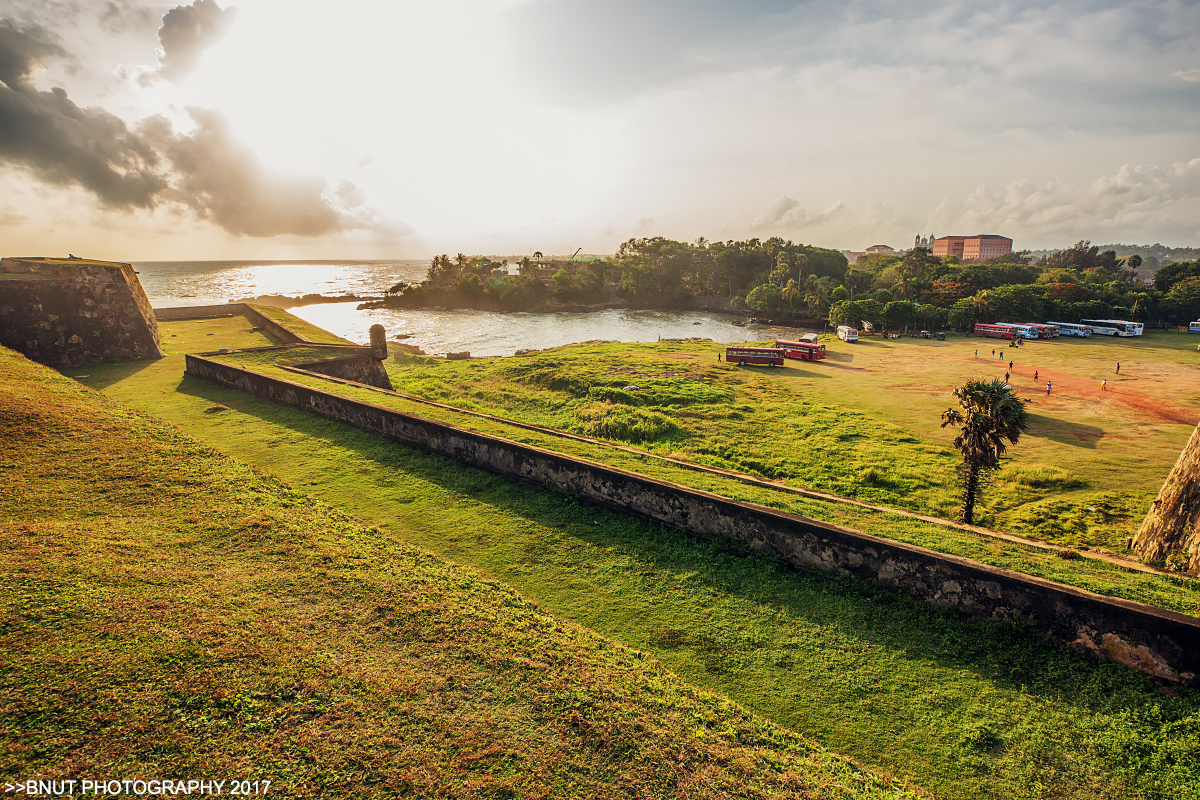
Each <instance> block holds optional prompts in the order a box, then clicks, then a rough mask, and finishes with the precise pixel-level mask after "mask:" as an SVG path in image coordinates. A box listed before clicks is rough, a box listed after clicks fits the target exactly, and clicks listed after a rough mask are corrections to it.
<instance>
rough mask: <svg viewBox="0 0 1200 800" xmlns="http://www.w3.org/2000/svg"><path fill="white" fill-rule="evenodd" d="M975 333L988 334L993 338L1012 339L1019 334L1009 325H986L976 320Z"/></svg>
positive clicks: (978, 334) (979, 334) (977, 334)
mask: <svg viewBox="0 0 1200 800" xmlns="http://www.w3.org/2000/svg"><path fill="white" fill-rule="evenodd" d="M975 335H976V336H988V337H990V338H993V339H1011V338H1013V337H1014V336H1016V335H1017V332H1016V331H1015V330H1013V329H1012V328H1010V327H1009V326H1007V325H985V324H984V323H982V322H976V323H975Z"/></svg>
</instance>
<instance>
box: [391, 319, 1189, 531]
mask: <svg viewBox="0 0 1200 800" xmlns="http://www.w3.org/2000/svg"><path fill="white" fill-rule="evenodd" d="M996 344H997V342H996V340H982V339H977V338H970V337H951V339H950V340H949V341H946V342H937V341H931V340H918V339H903V340H899V341H885V340H883V339H879V338H872V339H865V340H863V341H860V342H859V343H857V344H846V343H843V342H840V341H838V340H836V339H832V340H831V341H829V342H828V343H827V348H828V349H829V358H828V360H826V361H824V362H817V363H815V364H814V363H809V362H794V361H793V362H789V363H788V365H787V366H786V367H785V368H783V369H770V368H762V367H738V366H736V365H730V364H725V363H717V361H716V355H717V352H718V351H719V350H720V349H722V348H721V347H719V346H717V345H714V344H712V343H696V342H669V343H659V344H650V345H625V344H600V345H577V346H572V347H564V348H558V349H556V350H553V351H546V352H543V353H538V354H535V355H532V356H529V357H524V358H520V359H472V360H470V361H459V362H440V361H434V360H432V359H416V358H414V359H407V360H404V361H401V362H392V363H389V372H390V374H391V377H392V382H393V385H394V386H395V387H396V389H397V391H400V392H405V393H409V394H414V395H418V396H422V397H427V398H430V399H435V400H440V401H443V402H447V403H450V404H454V405H459V406H462V407H464V408H472V409H477V410H481V411H487V412H490V413H496V414H500V415H503V416H508V417H512V418H514V419H519V420H522V421H528V422H535V423H538V424H543V425H547V426H551V427H558V428H564V429H566V430H574V431H579V432H583V433H588V434H590V435H594V436H599V437H602V438H608V439H612V440H615V441H625V442H633V443H638V444H640V445H641V446H643V447H646V448H647V449H650V450H653V451H657V452H669V453H671V454H674V455H676V456H678V457H680V458H683V459H685V460H689V461H694V462H697V463H702V464H711V465H715V466H720V467H725V468H730V469H736V470H738V471H742V472H748V473H751V474H757V475H762V476H764V477H768V478H773V479H777V480H781V481H784V482H787V483H790V484H793V485H803V486H811V487H814V488H818V489H826V490H829V491H833V492H837V493H839V494H843V495H848V496H851V497H856V498H862V499H868V500H872V501H876V502H879V503H883V504H885V505H891V506H894V507H897V508H906V509H911V510H916V511H922V512H927V513H932V514H936V515H939V516H943V517H953V516H954V515H955V513H956V510H957V503H958V497H957V495H958V482H957V480H956V474H955V467H956V465H957V464H958V462H959V459H958V455H957V453H956V452H954V451H953V449H952V448H951V447H950V446H949V443H950V440H951V439H952V438H953V437H952V435H950V434H949V432H948V431H945V430H942V429H940V427H939V425H940V420H939V417H940V414H941V412H942V411H943V410H944V409H946V408H947V407H948V406H950V405H952V404H953V402H954V401H953V397H952V394H951V392H952V389H953V387H954V386H956V385H958V384H960V383H962V382H963V381H964V380H966V379H967V378H970V377H974V376H980V375H982V376H989V377H995V376H1003V375H1004V373H1005V372H1006V371H1008V366H1009V360H1010V359H1011V360H1012V361H1013V368H1012V383H1013V385H1014V386H1015V387H1016V388H1017V390H1018V392H1019V393H1020V394H1021V396H1023V397H1025V398H1027V400H1028V404H1029V409H1030V412H1031V416H1032V427H1031V431H1030V433H1029V434H1028V435H1027V436H1025V437H1024V438H1023V439H1022V440H1021V442H1020V443H1019V444H1018V445H1017V446H1016V447H1014V448H1013V449H1012V456H1013V458H1012V460H1011V461H1010V462H1009V464H1008V466H1007V467H1006V468H1005V469H1004V470H1003V471H1002V472H1001V473H1000V475H999V476H998V477H997V480H995V481H994V482H993V484H992V485H991V486H989V487H988V489H987V491H986V493H985V496H984V502H983V517H982V520H981V524H984V525H987V526H989V527H995V528H1000V529H1002V530H1007V531H1010V532H1013V533H1017V534H1021V535H1028V536H1033V537H1037V538H1041V539H1044V540H1046V541H1051V542H1055V543H1060V544H1063V545H1070V546H1082V547H1095V548H1101V547H1103V548H1107V549H1109V550H1112V551H1114V552H1123V551H1124V550H1125V548H1124V541H1125V539H1126V538H1127V537H1129V536H1131V535H1132V534H1133V532H1134V531H1135V530H1136V528H1137V525H1138V524H1139V523H1140V522H1141V519H1142V517H1143V516H1144V515H1145V512H1146V510H1147V508H1148V507H1149V504H1150V501H1151V500H1152V499H1153V498H1154V495H1155V494H1156V493H1157V492H1158V489H1159V487H1160V486H1161V485H1162V482H1163V480H1164V479H1165V477H1166V475H1167V473H1168V472H1169V471H1170V468H1171V466H1172V465H1173V464H1174V462H1175V459H1176V458H1177V457H1178V454H1179V451H1180V450H1181V449H1182V447H1183V444H1184V443H1185V442H1186V440H1187V437H1188V436H1189V435H1190V434H1191V431H1192V429H1193V428H1194V427H1195V425H1196V422H1197V420H1200V393H1197V392H1196V391H1195V386H1196V385H1200V354H1198V353H1197V352H1196V351H1195V345H1196V341H1195V338H1194V337H1193V338H1188V336H1187V335H1186V334H1173V333H1160V332H1151V333H1148V334H1146V336H1144V337H1142V338H1140V339H1120V340H1116V339H1110V338H1106V337H1093V338H1092V339H1090V340H1076V339H1059V340H1055V341H1052V342H1029V343H1026V344H1025V346H1024V347H1022V348H1020V349H1015V348H1007V349H1003V352H1004V360H1003V361H1001V360H995V359H991V358H990V357H989V356H990V355H991V352H992V349H993V348H994V347H995V346H996ZM977 349H978V350H979V351H980V352H979V356H978V357H976V356H975V351H976V350H977ZM1117 362H1120V363H1121V365H1122V370H1121V373H1120V375H1117V374H1115V373H1114V370H1115V365H1116V363H1117ZM1035 372H1036V373H1037V375H1038V380H1037V381H1036V382H1035V381H1034V378H1033V376H1034V374H1035ZM1103 378H1107V379H1108V389H1107V390H1106V391H1102V390H1101V388H1100V381H1101V380H1102V379H1103ZM1047 379H1049V380H1051V381H1052V382H1053V384H1054V386H1053V390H1052V393H1051V395H1050V396H1048V397H1047V396H1046V394H1045V381H1046V380H1047ZM625 386H636V387H637V388H636V389H628V390H626V389H625V388H624V387H625Z"/></svg>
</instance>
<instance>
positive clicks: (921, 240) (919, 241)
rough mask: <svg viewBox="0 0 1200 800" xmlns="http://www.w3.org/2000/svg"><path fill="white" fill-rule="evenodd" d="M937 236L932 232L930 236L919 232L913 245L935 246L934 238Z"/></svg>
mask: <svg viewBox="0 0 1200 800" xmlns="http://www.w3.org/2000/svg"><path fill="white" fill-rule="evenodd" d="M935 238H937V237H935V236H934V235H933V234H932V233H931V234H929V235H928V236H922V235H921V234H919V233H918V234H917V238H916V239H914V240H913V247H933V240H934V239H935Z"/></svg>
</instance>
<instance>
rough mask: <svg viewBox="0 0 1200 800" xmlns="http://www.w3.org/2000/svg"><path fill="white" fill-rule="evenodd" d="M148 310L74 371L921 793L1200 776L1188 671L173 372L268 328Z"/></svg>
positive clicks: (1137, 790)
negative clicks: (135, 352)
mask: <svg viewBox="0 0 1200 800" xmlns="http://www.w3.org/2000/svg"><path fill="white" fill-rule="evenodd" d="M164 330H165V331H167V332H168V334H170V333H174V334H176V335H175V337H173V338H172V337H170V336H169V335H168V336H165V337H164V340H165V341H168V346H167V350H168V357H167V358H166V359H163V360H162V361H159V362H153V363H151V364H149V365H148V366H143V367H141V368H134V367H131V366H130V365H114V366H104V367H91V368H89V371H90V377H89V378H87V379H85V380H84V382H86V383H91V384H93V385H96V386H98V387H104V388H105V391H106V392H107V393H109V394H110V395H112V396H114V397H117V398H120V399H122V400H127V401H128V402H130V403H132V404H134V405H137V406H138V407H140V408H143V409H146V410H149V411H151V412H152V413H154V414H156V415H159V416H162V417H164V418H166V419H168V420H170V421H172V422H174V423H176V424H177V425H179V426H180V427H181V428H183V429H184V430H185V431H187V433H188V434H189V435H191V436H194V437H196V438H197V439H199V440H201V441H203V442H205V443H206V444H209V445H211V446H213V447H216V448H218V449H220V450H222V451H223V452H226V453H229V454H232V455H234V456H235V457H237V458H238V459H240V460H242V461H245V462H247V463H250V464H253V465H256V466H259V467H261V468H262V469H265V470H269V471H271V472H273V473H275V474H277V475H279V476H281V477H282V478H283V479H284V480H285V481H287V482H288V484H290V485H291V486H292V487H293V488H294V489H296V490H298V491H302V492H304V493H306V494H311V495H314V496H316V497H318V498H320V499H322V500H324V501H325V502H327V503H329V504H331V505H334V506H336V507H338V508H340V509H343V510H345V511H347V512H348V513H350V514H352V515H353V516H354V517H356V518H358V519H360V520H363V521H364V522H366V523H367V524H374V525H377V526H378V527H379V529H380V531H381V532H382V533H383V534H384V535H385V536H386V538H388V539H390V540H395V541H398V542H407V543H412V544H415V545H417V546H419V547H422V548H425V549H428V550H430V551H433V552H435V553H437V554H439V555H442V556H444V557H447V558H449V559H452V560H454V561H457V562H459V563H461V564H464V565H466V566H468V567H470V568H471V569H473V570H475V571H477V572H478V574H480V575H481V576H483V577H485V578H496V579H499V580H501V581H503V582H504V583H505V584H507V585H509V586H513V587H515V588H516V589H517V590H518V591H519V592H520V593H521V594H522V595H523V596H524V597H527V598H530V599H531V600H534V601H535V602H536V603H537V604H538V605H539V606H540V607H542V608H545V609H546V610H547V611H549V612H551V613H553V614H554V615H556V616H557V617H558V618H561V619H564V620H570V621H573V622H577V623H581V624H583V625H586V626H588V627H589V628H591V629H593V630H596V631H598V632H600V633H601V634H602V635H604V636H607V637H610V638H612V639H615V640H617V641H620V642H622V643H624V644H626V645H628V646H630V647H632V648H635V649H637V650H640V651H647V652H650V653H652V654H653V655H654V656H656V657H657V658H659V659H661V661H662V662H663V663H665V664H666V665H667V666H668V667H669V668H670V669H672V670H673V671H674V672H675V673H677V674H679V675H680V676H681V677H683V678H684V679H686V680H688V681H689V682H691V683H694V684H695V685H697V686H700V687H703V688H705V689H708V690H711V691H714V692H717V693H719V694H721V695H724V696H726V697H728V698H730V699H733V700H735V701H736V702H738V703H739V704H741V705H743V706H745V707H747V708H749V709H751V710H753V711H755V712H758V713H761V714H763V715H764V716H766V717H768V718H770V719H771V720H773V721H775V722H777V723H779V724H782V725H784V726H785V727H787V728H788V729H790V730H792V731H795V732H798V733H801V734H804V735H807V736H811V737H812V738H814V739H816V740H818V741H819V742H821V743H822V744H823V745H825V746H827V747H830V748H831V749H834V750H836V751H838V752H844V753H847V754H849V755H851V756H853V757H854V758H857V759H859V760H860V761H862V762H864V763H867V764H869V765H871V766H874V767H876V768H879V769H883V770H887V771H889V772H892V773H895V774H897V775H901V776H904V777H905V778H907V779H910V780H912V781H914V782H915V783H917V784H918V785H921V786H923V787H925V788H927V789H930V790H931V791H933V792H934V793H935V794H936V795H937V796H939V797H947V798H980V797H996V798H1001V797H1005V798H1007V797H1030V798H1032V797H1064V798H1066V797H1114V798H1115V797H1121V798H1134V797H1138V798H1174V797H1200V744H1198V742H1200V736H1198V733H1200V693H1196V692H1194V691H1191V690H1182V689H1180V690H1164V689H1163V688H1162V687H1160V686H1159V685H1157V684H1156V683H1155V682H1154V681H1152V680H1150V679H1148V678H1145V677H1143V676H1141V675H1138V674H1136V673H1132V672H1130V671H1128V670H1125V669H1124V668H1121V667H1118V666H1115V665H1112V664H1105V663H1100V662H1097V661H1095V660H1094V659H1093V658H1091V657H1090V656H1086V655H1082V654H1078V653H1075V652H1073V651H1070V650H1067V649H1065V648H1062V647H1058V646H1055V645H1052V644H1050V643H1047V642H1045V641H1043V640H1041V639H1040V638H1038V637H1037V636H1035V635H1032V634H1030V633H1028V632H1027V631H1024V630H1021V629H1017V628H1012V627H1009V626H1006V625H1001V624H995V623H966V622H960V621H958V620H956V619H955V618H953V617H952V616H948V615H946V614H944V613H939V612H936V611H934V610H932V609H929V608H927V607H925V606H922V605H919V604H911V603H908V602H906V601H904V600H903V599H901V598H899V597H898V596H896V595H892V594H889V593H886V592H880V591H875V590H873V589H870V588H869V587H866V586H864V585H862V584H859V583H856V582H843V581H836V580H826V579H823V578H819V577H815V576H806V575H801V574H795V573H787V572H782V571H780V570H779V568H778V566H777V564H776V563H775V562H774V561H773V560H771V559H769V558H764V557H761V556H758V555H756V554H753V553H751V552H748V551H746V550H744V549H740V548H738V547H736V546H732V545H727V544H722V543H704V542H698V541H695V540H691V539H689V538H687V537H685V536H682V535H680V534H679V533H678V532H676V531H673V530H670V529H664V528H661V527H658V526H654V525H648V524H646V523H642V522H639V521H637V520H632V519H629V518H626V517H622V516H618V515H613V514H608V513H605V512H601V511H598V510H596V509H592V508H588V507H586V506H579V505H577V504H575V503H574V502H573V501H571V500H570V498H565V497H562V496H558V495H553V494H547V493H544V492H539V491H536V490H532V489H529V488H527V487H522V486H518V485H515V484H512V483H509V482H507V481H504V480H501V479H499V478H496V477H494V476H490V475H487V474H485V473H481V472H479V471H476V470H472V469H468V468H464V467H462V466H460V465H458V464H456V463H454V462H451V461H449V460H446V459H441V458H437V457H431V456H427V455H423V454H420V453H417V452H414V451H411V450H408V449H406V448H402V447H398V446H396V445H394V444H391V443H388V442H385V441H381V440H379V439H378V438H376V437H373V436H370V435H367V434H364V433H362V432H359V431H356V430H354V429H351V428H348V427H347V426H344V425H340V424H337V423H333V422H329V421H326V420H322V419H319V418H315V417H313V416H311V415H308V414H305V413H302V412H299V411H296V410H293V409H286V408H281V407H278V406H274V405H271V404H268V403H263V402H260V401H256V400H253V399H252V398H249V397H246V396H245V395H243V394H240V393H237V392H232V391H226V390H221V389H217V388H215V387H211V386H208V385H206V384H204V383H202V382H199V381H195V380H192V379H188V378H185V377H182V369H183V364H182V357H181V355H180V353H181V352H182V351H184V350H193V351H194V350H196V349H215V348H216V347H218V346H226V347H246V346H252V345H254V344H261V343H264V341H263V340H262V339H261V338H256V337H259V336H260V335H259V334H257V333H252V332H250V331H249V325H248V324H247V323H245V322H244V321H239V320H224V321H218V320H214V321H211V322H197V323H188V322H182V323H168V324H166V325H165V326H164ZM210 332H211V333H215V334H216V335H215V336H213V337H208V336H207V335H206V334H207V333H210ZM196 342H200V343H202V344H201V347H200V348H197V347H194V346H193V345H194V344H195V343H196ZM668 346H673V345H664V347H668ZM650 347H654V346H650ZM663 352H664V358H665V354H666V352H667V351H663ZM696 358H698V356H696ZM675 360H677V361H682V359H675ZM507 361H508V363H510V364H511V363H516V362H517V361H518V360H513V359H509V360H507ZM452 364H454V362H441V363H439V364H437V366H436V367H429V368H430V369H441V368H443V367H446V366H450V365H452ZM713 364H714V365H715V358H714V360H713ZM414 366H415V365H414ZM470 366H476V365H474V364H470ZM817 366H824V365H817ZM813 368H814V369H815V368H816V366H814V367H813ZM290 377H291V378H293V379H294V378H296V376H294V375H292V376H290ZM740 377H743V380H747V381H751V382H753V381H758V380H760V379H764V377H763V376H762V375H761V374H758V373H751V374H750V375H748V376H747V375H745V374H743V375H742V376H740ZM326 385H327V386H328V384H326ZM767 386H770V384H767ZM377 397H378V395H376V398H377ZM218 406H219V407H222V408H224V409H226V410H223V411H219V412H210V411H209V409H212V408H214V407H218ZM423 413H424V412H423ZM692 474H693V475H695V473H692ZM910 523H911V521H909V520H904V519H902V518H897V520H895V525H896V528H897V532H901V530H900V529H901V528H907V527H909V526H910ZM850 524H853V523H850ZM931 535H932V534H931ZM978 546H979V547H985V546H991V544H990V543H985V544H980V545H978ZM997 547H999V548H1001V549H1003V550H1012V551H1014V552H1015V551H1017V550H1019V549H1020V548H1019V547H1016V546H1013V545H1010V544H1007V543H1001V544H999V545H997ZM986 554H987V553H985V555H986ZM1050 561H1051V562H1053V564H1052V565H1057V568H1060V569H1064V570H1074V569H1078V570H1084V569H1100V568H1102V567H1104V566H1105V565H1096V564H1092V563H1087V564H1083V563H1081V562H1080V561H1070V562H1066V561H1061V560H1058V559H1053V558H1052V557H1051V559H1050ZM1122 575H1128V573H1122ZM1143 577H1144V579H1146V580H1151V579H1153V580H1155V581H1161V580H1164V579H1161V578H1158V577H1157V576H1136V575H1135V576H1131V577H1130V579H1131V580H1138V581H1140V580H1143ZM1166 587H1167V588H1165V589H1164V588H1162V586H1161V585H1159V589H1158V590H1159V591H1163V592H1165V593H1168V594H1169V591H1170V590H1171V589H1172V587H1173V588H1174V590H1175V591H1176V594H1175V595H1173V596H1174V597H1176V598H1179V597H1183V598H1185V599H1186V598H1188V597H1191V596H1192V594H1191V592H1192V589H1191V588H1190V587H1189V586H1188V585H1187V584H1180V586H1179V587H1174V585H1173V584H1169V583H1168V584H1166Z"/></svg>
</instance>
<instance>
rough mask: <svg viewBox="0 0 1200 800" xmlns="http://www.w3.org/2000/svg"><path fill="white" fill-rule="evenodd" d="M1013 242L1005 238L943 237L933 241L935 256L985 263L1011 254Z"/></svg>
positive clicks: (988, 236) (991, 236)
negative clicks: (955, 257) (956, 257)
mask: <svg viewBox="0 0 1200 800" xmlns="http://www.w3.org/2000/svg"><path fill="white" fill-rule="evenodd" d="M1012 244H1013V240H1012V239H1009V238H1008V237H1007V236H994V235H992V234H979V235H977V236H943V237H941V238H940V239H934V240H933V254H934V255H935V256H958V260H959V261H985V260H987V259H989V258H995V257H996V256H1003V255H1007V254H1008V253H1011V252H1012Z"/></svg>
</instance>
